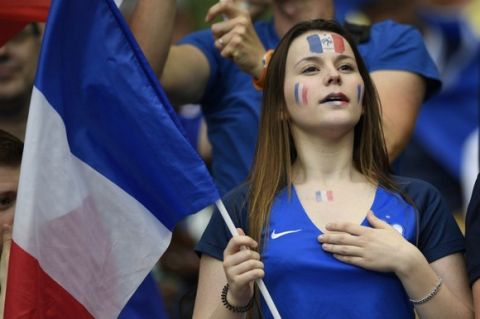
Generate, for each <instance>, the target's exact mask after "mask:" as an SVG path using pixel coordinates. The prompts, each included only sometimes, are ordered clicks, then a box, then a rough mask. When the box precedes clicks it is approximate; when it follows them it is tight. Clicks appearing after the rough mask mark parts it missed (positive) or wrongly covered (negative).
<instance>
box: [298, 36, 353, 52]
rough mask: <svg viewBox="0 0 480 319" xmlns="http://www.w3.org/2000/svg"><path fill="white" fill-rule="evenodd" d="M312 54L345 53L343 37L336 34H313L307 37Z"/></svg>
mask: <svg viewBox="0 0 480 319" xmlns="http://www.w3.org/2000/svg"><path fill="white" fill-rule="evenodd" d="M307 41H308V45H309V47H310V52H312V53H324V52H335V53H343V52H344V51H345V43H344V40H343V38H342V37H341V36H339V35H338V34H334V33H324V34H322V35H318V34H313V35H310V36H308V37H307Z"/></svg>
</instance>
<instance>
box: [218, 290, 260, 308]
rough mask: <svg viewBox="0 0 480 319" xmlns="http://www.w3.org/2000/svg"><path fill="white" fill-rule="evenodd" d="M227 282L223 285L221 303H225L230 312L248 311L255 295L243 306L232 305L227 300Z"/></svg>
mask: <svg viewBox="0 0 480 319" xmlns="http://www.w3.org/2000/svg"><path fill="white" fill-rule="evenodd" d="M228 287H229V285H228V283H227V284H226V285H225V287H223V289H222V295H221V296H222V303H223V304H224V305H225V308H227V309H228V310H230V311H232V312H238V313H242V312H247V311H249V310H250V309H251V308H252V306H253V302H254V300H255V295H254V296H253V297H252V299H250V301H249V302H248V304H246V305H245V306H240V307H239V306H234V305H232V304H230V303H229V302H228V300H227V292H228Z"/></svg>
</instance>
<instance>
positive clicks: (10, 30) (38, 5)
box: [0, 0, 50, 47]
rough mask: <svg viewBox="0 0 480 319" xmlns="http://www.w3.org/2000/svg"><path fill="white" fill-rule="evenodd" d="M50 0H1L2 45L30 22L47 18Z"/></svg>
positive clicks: (0, 35) (0, 44)
mask: <svg viewBox="0 0 480 319" xmlns="http://www.w3.org/2000/svg"><path fill="white" fill-rule="evenodd" d="M49 7H50V0H0V30H1V31H2V32H0V47H1V46H2V45H3V44H4V43H5V42H6V41H7V40H8V39H10V37H12V36H13V35H14V34H16V33H18V32H19V31H20V30H22V29H23V28H24V27H25V25H27V24H28V23H30V22H43V21H45V20H46V19H47V15H48V9H49Z"/></svg>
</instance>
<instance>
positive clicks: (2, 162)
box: [0, 129, 23, 318]
mask: <svg viewBox="0 0 480 319" xmlns="http://www.w3.org/2000/svg"><path fill="white" fill-rule="evenodd" d="M22 153H23V142H22V141H21V140H20V139H18V138H17V137H15V136H13V135H12V134H9V133H8V132H5V131H3V130H1V129H0V255H1V260H0V292H1V294H0V318H3V308H4V304H5V289H6V285H5V283H6V277H7V270H8V268H7V266H8V259H9V256H10V244H11V238H12V226H13V215H14V211H15V201H16V199H17V188H18V178H19V175H20V163H21V161H22Z"/></svg>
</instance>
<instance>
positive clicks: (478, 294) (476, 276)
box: [465, 175, 480, 318]
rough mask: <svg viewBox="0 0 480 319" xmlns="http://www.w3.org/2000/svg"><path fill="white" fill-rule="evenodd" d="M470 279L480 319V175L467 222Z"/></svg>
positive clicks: (467, 258)
mask: <svg viewBox="0 0 480 319" xmlns="http://www.w3.org/2000/svg"><path fill="white" fill-rule="evenodd" d="M465 239H466V252H465V258H466V260H467V270H468V277H469V279H470V284H471V285H472V291H473V300H474V306H475V314H476V317H475V318H480V249H478V243H480V175H477V179H476V181H475V186H474V188H473V192H472V198H471V199H470V203H469V205H468V209H467V216H466V220H465Z"/></svg>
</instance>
